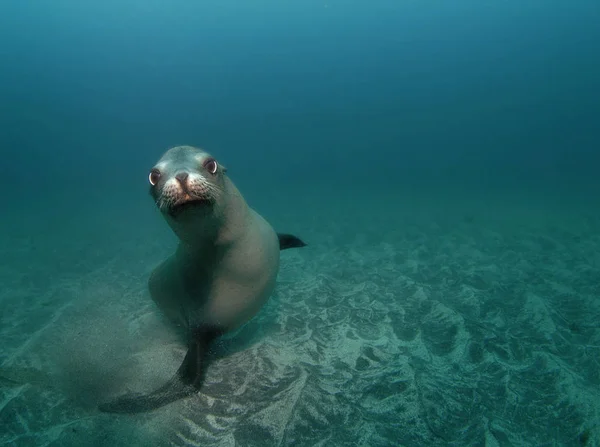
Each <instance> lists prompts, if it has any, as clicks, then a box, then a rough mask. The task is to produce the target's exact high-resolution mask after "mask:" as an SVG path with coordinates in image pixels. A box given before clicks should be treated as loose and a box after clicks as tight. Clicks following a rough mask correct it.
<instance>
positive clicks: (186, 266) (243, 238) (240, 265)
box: [99, 146, 306, 413]
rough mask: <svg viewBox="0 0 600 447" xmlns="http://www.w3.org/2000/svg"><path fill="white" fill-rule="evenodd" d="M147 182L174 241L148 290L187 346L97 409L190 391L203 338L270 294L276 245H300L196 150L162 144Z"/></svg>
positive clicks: (198, 378)
mask: <svg viewBox="0 0 600 447" xmlns="http://www.w3.org/2000/svg"><path fill="white" fill-rule="evenodd" d="M149 182H150V194H151V196H152V197H153V199H154V201H155V202H156V205H157V206H158V208H159V210H160V212H161V213H162V215H163V217H164V218H165V220H166V221H167V223H168V224H169V225H170V227H171V228H172V230H173V231H174V232H175V234H176V235H177V237H178V238H179V244H178V247H177V249H176V251H175V253H174V254H173V255H172V256H171V257H169V258H168V259H166V260H165V261H164V262H163V263H162V264H160V265H159V266H158V267H157V268H156V269H155V270H154V271H153V272H152V273H151V275H150V278H149V281H148V288H149V290H150V295H151V296H152V299H153V300H154V302H155V303H156V304H157V305H158V307H159V308H160V310H161V311H162V312H164V314H165V315H166V316H167V317H168V318H169V319H170V320H171V321H173V322H174V323H175V324H177V325H179V326H183V327H184V328H185V330H186V332H187V334H188V337H189V342H188V351H187V353H186V355H185V358H184V360H183V363H182V364H181V366H180V367H179V369H178V370H177V373H176V374H175V375H174V376H173V377H172V378H171V379H170V380H169V381H168V382H167V383H166V384H165V385H163V386H162V387H160V388H158V389H157V390H155V391H153V392H151V393H149V394H146V395H144V394H125V395H123V396H121V397H119V398H117V399H116V400H114V401H111V402H108V403H104V404H102V405H100V407H99V408H100V410H101V411H103V412H110V413H138V412H144V411H149V410H153V409H155V408H158V407H161V406H163V405H165V404H168V403H170V402H174V401H176V400H178V399H181V398H183V397H186V396H190V395H192V394H193V393H194V392H196V391H197V390H198V389H199V388H200V386H201V384H202V379H203V371H204V369H205V354H206V353H207V350H208V348H209V346H210V344H211V343H212V342H213V341H214V340H215V339H216V338H218V337H219V336H221V335H223V334H226V333H228V332H230V331H234V330H235V329H237V328H239V327H241V326H242V325H243V324H244V323H246V322H247V321H248V320H250V319H251V318H252V317H253V316H254V315H255V314H256V313H257V312H258V311H259V310H260V309H261V307H262V306H263V305H264V304H265V302H266V301H267V300H268V298H269V296H270V295H271V293H272V292H273V289H274V287H275V280H276V277H277V272H278V270H279V252H280V250H284V249H286V248H292V247H303V246H305V245H306V244H305V243H304V242H303V241H301V240H300V239H299V238H297V237H295V236H293V235H289V234H278V233H276V232H275V231H274V230H273V228H272V227H271V225H269V223H268V222H267V221H266V220H265V219H264V218H263V217H261V216H260V215H259V214H258V213H257V212H256V211H254V210H253V209H252V208H250V207H249V206H248V205H247V204H246V201H245V200H244V198H243V197H242V195H241V194H240V192H239V191H238V189H237V188H236V187H235V185H234V184H233V182H232V181H231V180H230V179H229V177H228V176H227V175H226V169H225V168H224V167H223V166H221V165H220V164H219V163H218V161H217V160H216V159H215V158H214V157H213V156H211V155H210V154H208V153H207V152H204V151H203V150H201V149H198V148H195V147H191V146H178V147H173V148H171V149H169V150H168V151H167V152H166V153H165V154H164V155H163V156H162V158H161V159H160V160H159V161H158V163H157V164H156V165H155V166H154V167H153V168H152V169H151V170H150V175H149Z"/></svg>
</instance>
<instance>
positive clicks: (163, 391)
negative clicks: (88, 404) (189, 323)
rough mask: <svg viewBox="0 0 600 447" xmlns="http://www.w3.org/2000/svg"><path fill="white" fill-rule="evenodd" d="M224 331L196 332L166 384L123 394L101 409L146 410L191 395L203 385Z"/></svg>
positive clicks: (118, 411) (139, 411)
mask: <svg viewBox="0 0 600 447" xmlns="http://www.w3.org/2000/svg"><path fill="white" fill-rule="evenodd" d="M221 333H222V331H219V330H215V329H205V328H204V329H200V330H197V331H194V333H193V334H192V337H191V340H190V343H189V347H188V351H187V353H186V354H185V358H184V359H183V363H181V366H180V367H179V369H178V370H177V373H175V375H174V376H173V377H172V378H171V379H170V380H169V381H168V382H167V383H165V384H164V385H163V386H161V387H160V388H158V389H156V390H154V391H152V392H151V393H149V394H141V393H128V394H124V395H122V396H121V397H118V398H117V399H115V400H113V401H111V402H107V403H104V404H101V405H100V406H99V407H98V408H99V410H100V411H102V412H104V413H143V412H146V411H150V410H155V409H156V408H159V407H162V406H163V405H167V404H170V403H171V402H175V401H176V400H179V399H182V398H184V397H187V396H191V395H192V394H194V393H195V392H196V391H198V389H199V388H200V386H201V385H202V381H203V379H204V371H205V367H204V366H205V363H206V362H205V358H206V353H207V352H208V348H209V346H210V343H211V342H212V341H213V340H215V339H216V338H217V337H218V336H219V335H221Z"/></svg>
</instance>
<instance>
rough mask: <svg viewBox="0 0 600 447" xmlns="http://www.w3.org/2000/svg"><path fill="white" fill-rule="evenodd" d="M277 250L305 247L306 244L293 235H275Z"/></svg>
mask: <svg viewBox="0 0 600 447" xmlns="http://www.w3.org/2000/svg"><path fill="white" fill-rule="evenodd" d="M277 237H278V238H279V249H280V250H285V249H286V248H299V247H306V244H305V243H304V242H303V241H302V240H301V239H300V238H298V237H296V236H294V235H293V234H285V233H277Z"/></svg>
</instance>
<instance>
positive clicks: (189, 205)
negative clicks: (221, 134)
mask: <svg viewBox="0 0 600 447" xmlns="http://www.w3.org/2000/svg"><path fill="white" fill-rule="evenodd" d="M210 204H211V202H210V200H208V199H202V198H196V197H194V198H191V197H190V198H186V199H183V200H178V201H177V202H175V203H173V204H172V205H171V206H170V207H169V214H170V215H171V216H174V217H175V216H179V215H180V214H182V213H183V212H185V211H188V210H190V209H198V208H204V207H206V206H208V205H210Z"/></svg>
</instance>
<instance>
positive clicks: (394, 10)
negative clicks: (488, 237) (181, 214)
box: [0, 0, 600, 194]
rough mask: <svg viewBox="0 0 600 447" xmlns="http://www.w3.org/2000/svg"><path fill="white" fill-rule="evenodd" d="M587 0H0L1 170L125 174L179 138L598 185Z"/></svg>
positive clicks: (520, 181)
mask: <svg viewBox="0 0 600 447" xmlns="http://www.w3.org/2000/svg"><path fill="white" fill-rule="evenodd" d="M599 9H600V7H599V6H598V4H597V2H594V1H591V0H590V1H578V2H574V3H573V2H570V3H566V2H548V1H531V2H516V1H508V2H493V3H481V2H451V3H447V2H446V3H444V2H439V3H436V2H398V1H374V2H359V1H352V2H343V3H341V2H335V1H333V2H329V1H318V2H315V1H305V2H299V1H290V2H276V1H261V2H252V3H246V2H233V1H225V2H210V3H209V2H184V1H180V2H174V3H172V2H171V3H169V4H168V5H167V4H164V5H163V4H161V3H160V2H146V1H136V2H134V1H125V2H117V1H114V2H102V3H95V4H91V3H85V2H76V1H58V2H55V1H39V2H5V3H3V5H2V14H1V18H0V33H1V34H0V39H1V40H0V41H1V44H0V51H1V53H0V57H1V61H2V64H1V67H2V68H1V70H0V94H1V98H2V101H1V104H2V105H1V109H0V113H1V115H0V117H1V120H2V121H1V122H2V133H1V134H0V145H1V147H2V155H3V165H4V166H5V168H4V169H3V174H2V177H1V181H2V182H3V184H8V183H10V184H13V185H15V184H18V185H19V187H20V188H22V192H23V193H24V194H32V193H34V194H35V193H36V191H37V188H38V187H39V185H48V183H51V185H52V186H51V187H50V191H52V190H53V189H54V188H60V187H61V186H64V183H69V184H71V183H73V182H75V183H77V185H78V188H81V189H84V190H85V189H88V188H89V189H90V190H94V189H96V188H99V187H102V188H104V187H113V186H117V187H120V185H121V184H123V185H124V184H126V183H128V182H133V181H134V176H140V177H141V176H143V175H145V171H146V169H147V167H148V166H151V165H152V163H153V162H154V160H155V158H156V157H157V156H158V154H159V153H160V152H161V151H162V150H163V149H164V148H166V147H168V146H171V145H176V144H182V143H187V144H195V145H201V146H203V147H205V148H207V149H210V150H212V151H213V152H217V153H219V154H220V155H221V157H222V158H224V159H225V160H226V162H227V163H228V164H229V165H231V166H232V167H233V168H235V171H236V172H237V173H238V176H239V177H240V179H243V180H246V179H248V181H250V179H251V180H252V181H253V182H254V181H256V175H255V172H254V171H255V170H258V171H259V172H260V173H261V174H262V175H264V176H268V177H270V178H276V179H277V180H278V181H286V182H291V183H293V184H299V183H304V182H306V180H307V178H309V179H310V182H318V183H321V182H323V183H327V184H333V185H337V184H347V185H349V186H352V185H353V184H354V183H355V182H356V181H357V179H360V183H361V184H363V185H368V184H371V183H372V184H385V185H393V187H395V186H399V187H402V186H405V185H406V184H411V185H418V186H427V187H431V188H438V187H439V186H440V185H444V186H446V187H447V186H454V185H459V184H460V185H461V186H462V187H465V188H474V187H477V188H487V187H489V188H492V187H493V188H500V189H501V188H514V189H519V188H531V187H534V188H536V189H537V190H539V191H543V190H545V189H546V188H552V189H558V190H562V191H568V190H569V189H571V188H573V189H575V188H577V189H578V191H580V192H581V191H583V192H584V193H585V192H589V191H590V189H594V190H595V191H596V192H597V191H598V185H597V182H596V179H597V175H596V173H597V169H598V168H597V166H600V161H599V159H598V156H599V155H598V154H599V149H598V139H599V136H598V116H600V58H599V56H598V54H599V42H600V27H599V26H597V24H598V21H599V20H600V12H599ZM58 179H60V181H57V180H58ZM135 181H137V178H135ZM61 184H63V185H61Z"/></svg>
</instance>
